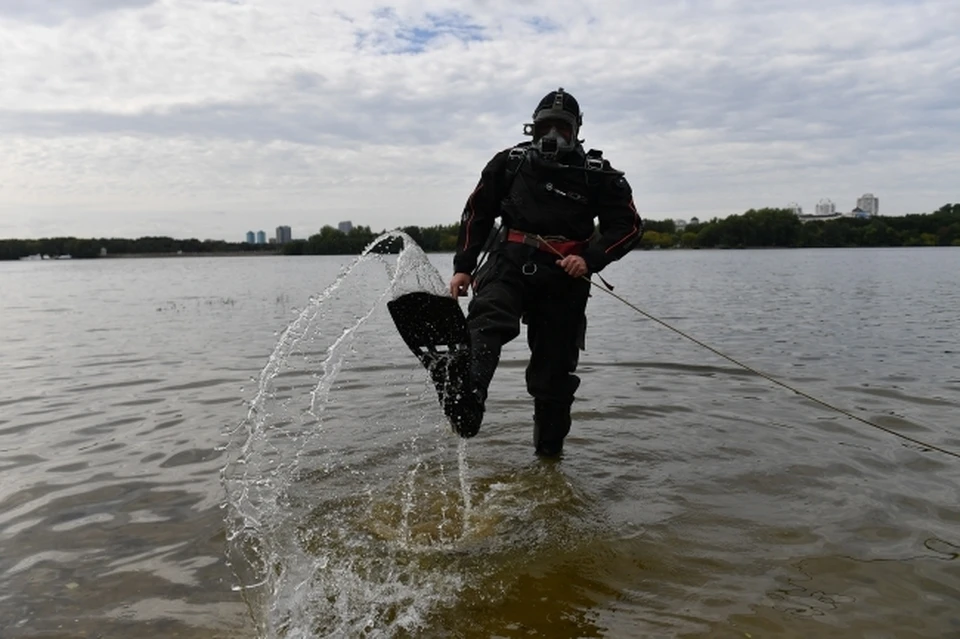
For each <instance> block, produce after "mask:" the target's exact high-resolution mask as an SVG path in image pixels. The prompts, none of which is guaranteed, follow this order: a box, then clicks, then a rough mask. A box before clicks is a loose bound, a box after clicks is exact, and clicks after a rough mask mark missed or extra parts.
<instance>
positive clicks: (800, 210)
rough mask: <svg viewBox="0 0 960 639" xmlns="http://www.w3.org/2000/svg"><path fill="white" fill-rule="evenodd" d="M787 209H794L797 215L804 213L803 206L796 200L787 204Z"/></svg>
mask: <svg viewBox="0 0 960 639" xmlns="http://www.w3.org/2000/svg"><path fill="white" fill-rule="evenodd" d="M787 209H789V210H790V211H792V212H793V214H794V215H796V216H797V217H800V216H801V215H803V207H802V206H800V205H799V204H797V203H796V202H791V203H790V204H787Z"/></svg>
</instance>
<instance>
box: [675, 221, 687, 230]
mask: <svg viewBox="0 0 960 639" xmlns="http://www.w3.org/2000/svg"><path fill="white" fill-rule="evenodd" d="M673 226H674V227H675V228H676V229H677V230H678V231H682V230H683V229H685V228H687V221H686V220H674V221H673Z"/></svg>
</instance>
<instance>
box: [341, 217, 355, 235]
mask: <svg viewBox="0 0 960 639" xmlns="http://www.w3.org/2000/svg"><path fill="white" fill-rule="evenodd" d="M337 230H338V231H340V232H341V233H343V234H347V233H349V232H350V231H352V230H353V222H351V221H350V220H347V221H346V222H340V223H339V224H337Z"/></svg>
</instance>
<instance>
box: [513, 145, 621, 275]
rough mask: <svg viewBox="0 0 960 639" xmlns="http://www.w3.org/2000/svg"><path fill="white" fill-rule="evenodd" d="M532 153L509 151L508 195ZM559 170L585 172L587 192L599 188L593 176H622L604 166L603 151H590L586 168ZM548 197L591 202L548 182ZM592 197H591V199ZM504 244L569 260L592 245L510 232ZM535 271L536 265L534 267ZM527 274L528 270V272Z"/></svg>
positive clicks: (521, 149)
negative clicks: (529, 248) (516, 244)
mask: <svg viewBox="0 0 960 639" xmlns="http://www.w3.org/2000/svg"><path fill="white" fill-rule="evenodd" d="M529 150H530V146H529V145H520V146H515V147H513V148H512V149H510V151H509V153H508V154H507V167H506V175H507V188H506V193H509V192H510V189H511V188H512V187H513V182H514V180H515V179H516V177H517V175H518V174H519V173H520V168H521V167H522V166H523V163H524V162H525V161H526V159H527V153H528V152H529ZM557 167H558V168H561V169H567V170H571V171H576V170H580V171H584V172H585V173H586V176H585V177H586V184H587V187H588V189H590V190H591V191H596V190H597V187H598V186H599V185H598V184H597V182H595V181H591V179H590V178H591V177H593V176H592V175H591V174H594V175H623V172H621V171H615V170H613V169H611V168H609V165H608V164H607V165H605V162H604V160H603V151H600V150H598V149H590V150H589V151H587V155H586V158H585V161H584V166H582V167H579V166H570V165H564V164H557ZM543 188H544V189H545V190H546V191H547V192H548V193H551V194H553V195H556V196H558V197H562V198H566V199H568V200H572V201H574V202H577V203H578V204H584V205H585V204H588V203H589V202H590V198H588V197H587V196H585V195H581V194H579V193H576V192H574V191H565V190H563V189H560V188H558V187H557V186H556V185H555V184H554V183H553V182H547V183H546V184H544V187H543ZM591 197H592V196H591ZM502 241H504V242H516V243H520V244H526V245H527V246H532V247H534V248H536V249H538V250H540V251H544V252H545V253H550V254H551V255H559V256H563V257H565V256H567V255H580V254H581V253H583V251H584V249H585V248H586V247H587V245H588V244H589V243H590V240H589V239H587V240H571V239H568V238H566V237H563V236H562V235H547V236H541V235H536V234H534V233H527V232H525V231H518V230H515V229H510V228H507V230H506V233H505V234H503V240H502ZM534 268H535V265H534ZM524 272H526V266H525V270H524Z"/></svg>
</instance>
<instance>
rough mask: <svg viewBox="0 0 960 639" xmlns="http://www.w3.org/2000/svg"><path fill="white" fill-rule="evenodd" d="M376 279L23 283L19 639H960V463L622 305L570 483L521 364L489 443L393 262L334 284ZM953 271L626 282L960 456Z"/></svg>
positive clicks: (10, 294)
mask: <svg viewBox="0 0 960 639" xmlns="http://www.w3.org/2000/svg"><path fill="white" fill-rule="evenodd" d="M351 260H352V258H336V257H303V258H293V257H286V258H282V257H254V258H226V257H224V258H181V259H175V258H171V259H135V260H134V259H129V260H123V259H115V260H97V261H80V260H77V261H70V262H22V263H3V264H0V335H2V341H0V355H2V361H3V362H4V367H3V368H2V369H0V388H2V389H3V390H2V391H0V575H2V579H0V636H2V637H4V638H7V637H98V636H103V637H108V636H120V637H172V636H178V637H231V638H233V637H256V636H258V635H260V636H269V637H283V636H285V637H313V636H371V637H372V636H437V637H444V636H463V637H488V636H503V637H513V636H515V637H530V636H534V637H538V636H539V637H557V636H578V637H608V636H609V637H623V636H645V637H744V636H747V635H750V636H752V637H811V636H829V637H878V638H879V637H950V636H960V612H958V610H960V560H958V553H960V504H958V499H957V494H958V487H960V460H957V459H954V458H950V457H947V456H944V455H941V454H939V453H935V452H930V451H923V450H921V449H919V448H918V447H917V446H913V445H905V444H904V443H903V442H901V441H899V440H897V439H895V438H893V437H891V436H889V435H886V434H883V433H881V432H879V431H876V430H873V429H870V428H869V427H867V426H864V425H863V424H860V423H858V422H855V421H852V420H850V419H847V418H845V417H843V416H840V415H837V414H835V413H832V412H830V411H827V410H824V409H823V408H822V407H820V406H818V405H816V404H814V403H812V402H810V401H809V400H806V399H804V398H802V397H800V396H797V395H794V394H791V393H790V392H788V391H785V390H784V389H782V388H778V387H776V386H773V385H771V384H770V383H769V382H766V381H764V380H762V379H759V378H757V377H755V376H753V375H751V374H749V373H746V372H744V371H743V370H740V369H738V368H737V367H736V366H734V365H733V364H731V363H730V362H728V361H725V360H723V359H721V358H718V357H716V356H715V355H712V354H710V353H708V352H706V351H704V350H703V349H702V348H700V347H698V346H696V345H695V344H692V343H690V342H689V341H687V340H685V339H683V338H682V337H679V336H678V335H676V334H674V333H672V332H670V331H668V330H667V329H665V328H663V327H661V326H659V325H657V324H656V323H654V322H651V321H649V320H647V319H645V318H643V317H642V316H641V315H639V314H638V313H636V312H635V311H634V310H632V309H630V308H628V307H626V306H625V305H623V304H621V303H620V302H618V301H617V300H615V299H612V298H610V297H608V296H606V295H604V294H603V293H602V292H600V291H597V292H596V293H595V294H594V297H593V299H592V300H591V304H590V308H589V318H590V321H589V331H588V341H587V350H586V351H585V352H584V353H583V356H582V359H581V373H582V378H583V384H582V386H581V389H580V391H579V393H578V401H577V403H576V404H575V405H574V422H575V425H574V430H573V432H572V434H571V436H570V438H569V440H568V446H567V452H566V454H565V456H564V458H563V459H562V460H561V461H560V462H558V463H549V462H542V461H539V460H537V459H536V458H534V456H533V447H532V441H531V438H532V433H531V413H532V406H531V403H530V400H529V398H528V397H527V396H526V394H525V391H524V387H523V366H524V359H525V346H524V344H523V340H522V339H521V340H517V342H515V343H514V344H511V345H510V346H508V348H507V349H506V351H505V355H504V362H503V365H502V366H501V368H500V370H499V371H498V372H497V376H496V378H495V380H494V384H493V387H492V389H491V400H490V403H489V406H488V418H487V422H486V423H485V425H484V427H483V429H482V431H481V433H480V435H479V436H478V437H477V438H476V439H473V440H470V441H469V442H467V443H466V444H463V443H461V442H460V440H458V439H457V438H456V437H455V436H454V435H452V434H451V433H450V432H449V429H448V427H447V426H446V425H445V423H444V420H443V416H442V413H441V412H440V410H439V407H438V405H437V403H436V399H435V397H434V395H433V393H432V390H431V388H430V386H429V383H428V382H427V379H426V375H425V373H424V372H423V371H422V370H420V369H419V367H418V365H417V364H416V362H415V360H414V359H413V357H412V355H410V354H409V353H408V352H407V351H406V349H405V347H404V346H403V344H402V342H400V340H399V338H398V337H397V336H396V335H395V333H394V332H393V329H392V327H391V326H390V324H389V318H388V316H387V313H386V310H385V308H384V307H383V302H384V301H385V300H384V299H383V293H384V291H385V289H386V287H387V285H388V283H389V282H390V278H391V275H392V274H393V273H394V270H393V269H394V265H393V263H392V262H391V260H389V259H387V260H380V259H370V260H366V261H365V262H363V263H361V264H359V265H357V266H355V267H354V269H353V270H352V271H351V272H349V273H348V274H347V275H345V276H343V277H342V279H341V280H340V281H339V283H338V284H337V285H336V286H333V287H332V288H331V285H332V284H333V283H334V282H335V281H337V278H338V276H340V275H342V274H343V273H344V272H345V269H346V268H347V267H349V266H350V264H351ZM431 260H432V261H433V262H434V263H435V264H437V265H438V266H440V267H441V270H442V271H443V272H444V273H447V271H448V268H449V263H450V256H449V255H440V256H431ZM958 272H960V251H957V250H956V249H878V250H871V249H859V250H819V251H818V250H787V251H776V250H771V251H676V252H674V251H655V252H638V253H633V254H631V255H629V256H628V257H627V258H625V259H624V260H623V261H621V262H620V263H618V264H615V265H613V266H611V267H610V268H609V269H608V271H607V272H605V273H604V275H605V277H607V279H609V280H610V281H611V282H612V283H613V284H615V285H616V292H617V293H618V294H621V295H623V296H624V297H625V298H627V299H629V300H631V301H632V302H634V303H635V304H636V305H638V306H639V307H641V308H642V309H644V310H645V311H647V312H649V313H652V314H653V315H654V316H656V317H659V318H661V319H662V320H664V321H666V322H668V323H670V324H671V325H672V326H675V327H677V328H678V329H680V330H683V331H685V332H688V333H689V334H691V335H693V336H695V337H697V338H698V339H700V340H703V341H705V342H707V343H709V344H711V345H712V346H715V347H717V348H719V349H720V350H722V351H724V352H726V353H728V354H730V355H733V356H735V357H737V358H738V359H740V360H742V361H744V362H745V363H748V364H749V365H751V366H755V367H758V368H760V369H762V370H764V371H765V372H767V373H769V374H772V375H774V376H775V377H777V378H778V379H781V380H783V381H784V382H786V383H789V384H791V385H796V386H798V387H800V388H802V389H803V390H805V391H806V392H809V393H812V394H814V395H815V396H817V397H819V398H821V399H824V400H826V401H829V402H831V403H834V404H836V405H837V406H840V407H843V408H844V409H846V410H851V411H853V412H855V413H856V414H857V415H860V416H861V417H864V418H866V419H869V420H872V421H875V422H876V423H879V424H881V425H884V426H886V427H889V428H892V429H895V430H897V431H899V432H903V433H905V434H909V435H911V436H913V437H916V438H919V439H922V440H925V441H929V442H931V443H934V444H937V445H940V446H944V447H946V448H950V449H952V450H960V432H958V423H957V418H956V415H957V414H958V410H957V409H958V407H960V348H958V346H957V344H958V343H960V340H958V336H960V314H958V313H957V309H958V308H960V290H958V287H957V278H956V273H958ZM288 329H290V330H288ZM285 331H286V332H285ZM285 339H286V340H287V341H286V342H284V340H285ZM285 344H286V345H285ZM271 357H273V358H274V359H273V360H272V359H271ZM277 357H279V360H282V361H279V360H277V359H276V358H277ZM271 361H273V363H274V366H273V367H271ZM271 374H275V375H274V376H273V377H270V375H271ZM258 397H259V400H258V399H257V398H258ZM238 464H239V465H238ZM225 466H226V467H227V469H228V471H229V472H228V479H227V482H226V483H224V482H223V481H222V480H221V469H223V468H224V467H225Z"/></svg>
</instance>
